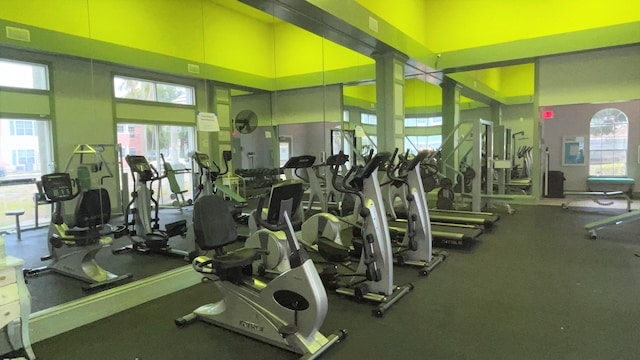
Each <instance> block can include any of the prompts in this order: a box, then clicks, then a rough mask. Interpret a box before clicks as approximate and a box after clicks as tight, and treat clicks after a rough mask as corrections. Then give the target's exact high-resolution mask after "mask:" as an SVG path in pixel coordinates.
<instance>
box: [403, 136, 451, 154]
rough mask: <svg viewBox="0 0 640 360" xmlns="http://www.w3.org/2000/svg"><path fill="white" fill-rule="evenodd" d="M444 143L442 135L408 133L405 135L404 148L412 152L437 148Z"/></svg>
mask: <svg viewBox="0 0 640 360" xmlns="http://www.w3.org/2000/svg"><path fill="white" fill-rule="evenodd" d="M441 145H442V135H407V136H405V137H404V148H405V150H409V152H410V153H412V154H417V153H418V151H420V150H427V149H430V150H435V149H438V148H440V146H441Z"/></svg>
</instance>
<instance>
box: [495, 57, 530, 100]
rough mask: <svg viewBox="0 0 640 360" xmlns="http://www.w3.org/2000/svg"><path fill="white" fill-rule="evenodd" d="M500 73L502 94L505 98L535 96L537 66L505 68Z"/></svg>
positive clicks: (527, 65)
mask: <svg viewBox="0 0 640 360" xmlns="http://www.w3.org/2000/svg"><path fill="white" fill-rule="evenodd" d="M500 71H501V76H500V92H501V93H502V94H503V95H504V96H506V97H516V96H533V93H534V91H535V87H534V84H535V64H533V63H531V64H523V65H513V66H504V67H502V68H500Z"/></svg>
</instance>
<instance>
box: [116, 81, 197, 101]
mask: <svg viewBox="0 0 640 360" xmlns="http://www.w3.org/2000/svg"><path fill="white" fill-rule="evenodd" d="M113 89H114V94H115V97H116V98H119V99H135V100H143V101H155V102H161V103H169V104H182V105H195V98H194V93H195V89H194V88H193V87H192V86H186V85H178V84H169V83H164V82H158V81H152V80H145V79H137V78H131V77H124V76H114V77H113Z"/></svg>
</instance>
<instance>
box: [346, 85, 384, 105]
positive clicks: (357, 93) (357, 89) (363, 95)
mask: <svg viewBox="0 0 640 360" xmlns="http://www.w3.org/2000/svg"><path fill="white" fill-rule="evenodd" d="M342 93H343V94H344V96H348V97H352V98H356V99H360V100H365V101H368V102H371V103H375V102H376V84H375V83H372V84H360V85H352V86H347V85H345V86H344V87H343V88H342Z"/></svg>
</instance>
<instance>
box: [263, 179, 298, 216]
mask: <svg viewBox="0 0 640 360" xmlns="http://www.w3.org/2000/svg"><path fill="white" fill-rule="evenodd" d="M303 193H304V188H303V187H302V181H297V180H294V181H285V182H282V183H280V184H277V185H274V186H273V187H272V188H271V199H270V200H269V210H268V211H267V222H268V223H270V224H278V225H280V224H282V223H284V214H283V213H284V211H287V212H288V214H289V218H290V219H292V221H293V216H294V215H295V212H296V210H297V209H298V207H299V206H300V203H301V202H302V194H303Z"/></svg>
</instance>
